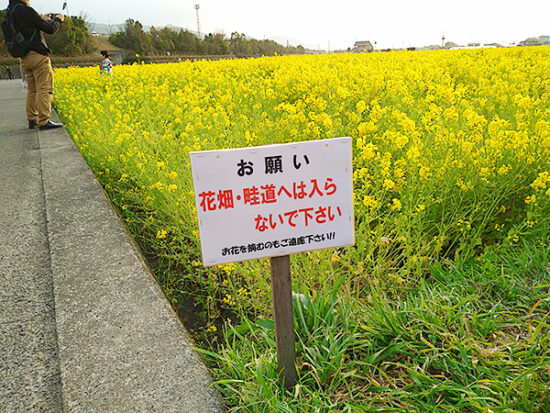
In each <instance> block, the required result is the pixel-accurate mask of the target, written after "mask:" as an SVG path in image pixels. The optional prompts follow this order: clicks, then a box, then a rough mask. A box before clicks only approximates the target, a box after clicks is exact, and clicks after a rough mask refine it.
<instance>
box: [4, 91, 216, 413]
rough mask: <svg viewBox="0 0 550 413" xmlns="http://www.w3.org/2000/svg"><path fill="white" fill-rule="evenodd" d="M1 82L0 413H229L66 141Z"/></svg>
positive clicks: (20, 95) (61, 131) (87, 171)
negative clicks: (33, 118)
mask: <svg viewBox="0 0 550 413" xmlns="http://www.w3.org/2000/svg"><path fill="white" fill-rule="evenodd" d="M20 85H21V83H20V82H18V81H12V82H9V81H0V114H1V117H0V412H2V413H7V412H85V413H91V412H109V413H111V412H185V413H194V412H196V413H209V412H212V413H214V412H222V411H224V410H225V409H224V407H223V405H222V403H221V398H220V396H219V394H218V393H217V391H216V390H215V389H214V388H213V387H212V380H211V377H210V375H209V373H208V371H207V370H206V368H205V366H204V364H203V363H202V361H201V359H200V357H199V356H198V354H197V353H196V352H195V351H194V350H193V343H192V341H191V340H190V338H189V336H188V335H187V332H186V331H185V329H184V328H183V326H182V324H181V323H180V321H179V319H178V318H177V316H176V314H175V313H174V311H173V310H172V308H171V307H170V305H169V303H168V301H167V300H166V298H165V296H164V294H163V293H162V291H161V290H160V288H159V286H158V285H157V283H156V282H155V280H154V278H153V276H152V275H151V273H150V272H149V270H148V268H147V267H146V265H145V263H144V262H143V259H142V257H141V256H140V254H139V252H138V251H137V249H136V247H135V245H134V243H133V241H132V240H131V238H130V236H129V235H128V234H127V233H126V231H125V229H124V227H123V225H122V223H121V222H120V220H119V219H118V217H117V215H116V213H115V212H114V210H113V208H112V207H111V205H110V203H109V202H108V200H107V198H106V197H105V195H104V193H103V191H102V189H101V187H100V186H99V184H98V183H97V181H96V180H95V178H94V176H93V174H92V172H91V171H90V169H89V168H88V166H87V165H86V163H85V162H84V160H83V159H82V156H81V155H80V153H79V152H78V150H77V149H76V147H75V145H74V143H73V142H72V140H71V139H70V137H69V136H68V135H67V133H66V131H65V130H64V129H57V130H50V131H43V132H40V131H37V130H34V131H30V130H28V129H26V126H27V122H26V119H25V111H24V105H25V101H24V95H23V93H22V91H21V87H20Z"/></svg>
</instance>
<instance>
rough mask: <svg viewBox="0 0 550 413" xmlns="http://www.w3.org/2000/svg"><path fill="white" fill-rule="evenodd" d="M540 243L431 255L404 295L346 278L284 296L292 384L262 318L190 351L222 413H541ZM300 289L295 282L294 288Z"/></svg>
mask: <svg viewBox="0 0 550 413" xmlns="http://www.w3.org/2000/svg"><path fill="white" fill-rule="evenodd" d="M549 262H550V251H549V250H548V249H547V248H544V247H535V246H533V245H531V244H525V245H524V246H523V247H522V248H518V249H517V250H516V251H515V252H510V253H508V254H506V255H504V256H502V255H500V253H497V252H495V253H494V254H493V255H491V254H488V255H487V256H486V257H485V258H484V259H482V260H474V261H467V262H458V263H445V264H441V263H436V264H433V265H432V267H431V269H430V276H429V277H428V278H427V279H426V280H423V281H420V283H419V284H418V286H417V288H414V289H411V290H410V291H409V292H406V293H403V294H399V295H394V296H389V295H388V294H387V293H386V292H384V291H382V290H380V289H377V288H374V287H373V288H372V289H371V291H370V294H369V295H368V298H367V300H366V302H362V301H359V300H357V299H356V298H355V297H354V293H353V292H352V290H350V289H349V288H348V286H349V281H350V280H349V279H345V278H342V277H339V278H331V279H329V280H327V282H326V283H325V284H324V287H323V288H321V289H320V290H318V291H311V293H309V294H303V293H299V294H294V300H293V301H294V312H295V328H296V338H297V367H298V372H299V383H298V385H297V386H296V387H294V388H292V389H290V390H285V389H284V387H283V386H281V384H280V382H279V378H278V373H277V365H276V351H275V342H274V330H273V323H272V322H271V321H270V320H256V321H252V320H250V319H247V318H246V316H245V315H244V314H243V315H242V316H243V318H244V320H243V322H242V324H240V325H238V326H232V327H230V328H229V330H228V331H227V333H226V334H225V342H224V346H223V347H222V348H221V350H220V351H219V352H212V351H204V350H203V351H202V353H203V354H204V355H205V356H206V358H207V360H209V362H210V365H211V367H212V368H213V369H214V370H213V371H214V374H215V376H216V379H217V384H216V385H217V387H218V388H219V389H220V390H221V392H222V393H223V394H224V396H225V398H226V401H227V403H228V405H230V406H233V407H232V409H231V410H230V411H234V412H237V411H239V412H241V411H242V412H310V411H311V412H371V411H418V412H426V411H430V412H448V411H472V412H478V411H479V412H489V411H507V412H508V411H518V412H539V411H549V408H550V398H549V388H550V349H549V346H550V324H549V323H548V314H549V313H548V310H549V308H550V295H549V291H550V266H549ZM295 287H296V288H297V289H300V285H299V281H298V282H297V283H296V286H295Z"/></svg>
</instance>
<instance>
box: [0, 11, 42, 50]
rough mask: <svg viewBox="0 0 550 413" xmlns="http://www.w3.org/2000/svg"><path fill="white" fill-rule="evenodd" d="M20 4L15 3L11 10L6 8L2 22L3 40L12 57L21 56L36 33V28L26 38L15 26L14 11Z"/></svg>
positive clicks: (28, 47)
mask: <svg viewBox="0 0 550 413" xmlns="http://www.w3.org/2000/svg"><path fill="white" fill-rule="evenodd" d="M19 6H22V4H16V5H15V7H13V8H12V9H11V10H10V9H8V10H7V12H8V13H7V15H6V18H5V19H4V21H3V22H2V32H3V33H4V40H5V41H6V46H7V48H8V53H9V54H10V55H12V56H13V57H23V56H25V55H26V54H27V53H28V52H29V50H30V44H31V41H32V39H33V38H34V36H35V35H36V29H34V32H33V34H32V36H31V38H30V39H26V38H25V36H24V35H23V33H21V32H20V31H18V30H17V28H16V27H15V16H14V11H15V9H16V8H17V7H19Z"/></svg>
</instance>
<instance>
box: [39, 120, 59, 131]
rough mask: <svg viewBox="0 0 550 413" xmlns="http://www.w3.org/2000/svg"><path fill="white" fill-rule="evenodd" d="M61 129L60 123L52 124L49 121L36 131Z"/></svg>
mask: <svg viewBox="0 0 550 413" xmlns="http://www.w3.org/2000/svg"><path fill="white" fill-rule="evenodd" d="M61 127H63V124H62V123H54V122H52V121H51V120H49V121H48V123H46V124H45V125H42V126H39V127H38V129H40V130H48V129H56V128H61Z"/></svg>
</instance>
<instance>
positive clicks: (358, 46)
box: [351, 40, 374, 53]
mask: <svg viewBox="0 0 550 413" xmlns="http://www.w3.org/2000/svg"><path fill="white" fill-rule="evenodd" d="M351 51H352V52H353V53H361V52H366V53H370V52H372V51H374V47H372V44H371V42H369V41H368V40H359V41H357V42H355V45H354V47H353V49H351Z"/></svg>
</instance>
